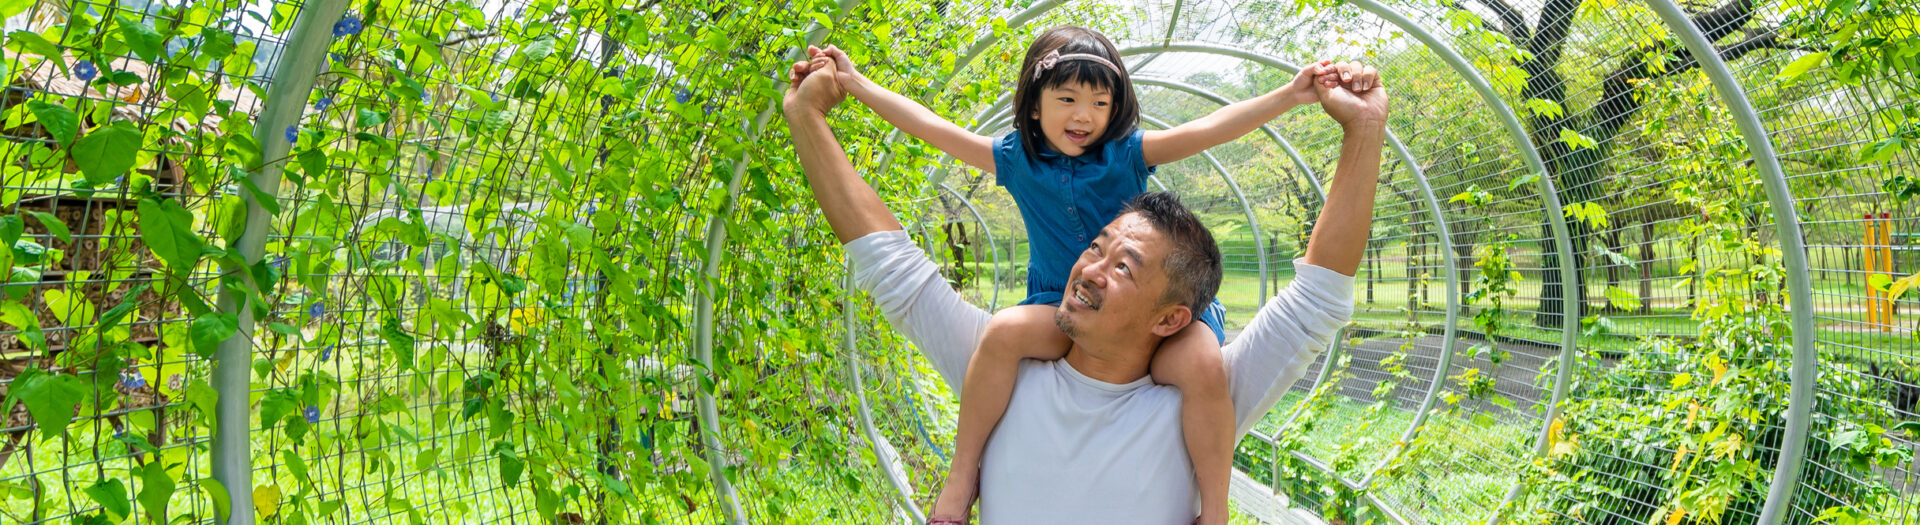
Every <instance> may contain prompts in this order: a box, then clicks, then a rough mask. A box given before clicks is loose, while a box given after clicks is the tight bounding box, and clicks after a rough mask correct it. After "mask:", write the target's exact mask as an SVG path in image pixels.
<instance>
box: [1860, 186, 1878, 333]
mask: <svg viewBox="0 0 1920 525" xmlns="http://www.w3.org/2000/svg"><path fill="white" fill-rule="evenodd" d="M1863 222H1865V223H1866V225H1867V232H1866V236H1865V237H1866V238H1865V239H1864V240H1862V241H1861V242H1860V251H1861V253H1863V254H1864V255H1865V256H1866V261H1865V262H1866V264H1865V265H1863V266H1865V269H1866V271H1867V272H1866V276H1865V277H1864V278H1865V279H1866V281H1865V282H1866V284H1867V301H1866V302H1867V324H1869V325H1875V324H1880V291H1879V290H1875V289H1874V288H1873V276H1874V274H1875V273H1876V272H1878V271H1879V270H1880V264H1879V263H1878V262H1877V261H1874V258H1875V257H1877V256H1878V255H1880V249H1879V248H1875V247H1874V246H1873V243H1874V241H1877V240H1880V234H1879V232H1878V231H1877V230H1879V224H1878V223H1875V222H1874V220H1873V214H1871V213H1869V214H1867V216H1866V220H1865V221H1863Z"/></svg>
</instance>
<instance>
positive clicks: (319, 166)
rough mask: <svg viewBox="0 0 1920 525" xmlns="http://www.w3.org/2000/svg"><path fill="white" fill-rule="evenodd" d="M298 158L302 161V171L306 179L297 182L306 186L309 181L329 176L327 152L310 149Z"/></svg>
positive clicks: (301, 153)
mask: <svg viewBox="0 0 1920 525" xmlns="http://www.w3.org/2000/svg"><path fill="white" fill-rule="evenodd" d="M298 158H299V160H300V171H301V172H303V174H304V177H302V178H298V179H294V180H295V181H296V182H300V183H301V184H305V183H306V181H308V180H313V179H317V178H320V177H322V176H325V175H326V174H327V152H325V151H322V150H321V149H320V148H310V149H307V150H306V151H302V152H300V155H299V156H298Z"/></svg>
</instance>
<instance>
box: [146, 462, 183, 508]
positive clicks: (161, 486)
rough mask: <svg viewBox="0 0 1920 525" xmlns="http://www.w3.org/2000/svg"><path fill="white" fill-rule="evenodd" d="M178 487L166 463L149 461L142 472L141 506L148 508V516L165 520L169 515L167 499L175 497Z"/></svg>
mask: <svg viewBox="0 0 1920 525" xmlns="http://www.w3.org/2000/svg"><path fill="white" fill-rule="evenodd" d="M176 488H178V487H177V486H176V485H175V484H174V482H173V476H171V475H168V474H167V466H166V465H165V464H162V463H161V462H158V461H153V462H148V463H147V466H145V467H142V468H141V472H140V508H142V509H146V511H147V516H150V517H152V518H154V520H155V521H156V522H157V521H163V520H164V519H165V518H166V516H167V500H169V499H171V498H173V491H174V490H175V489H176Z"/></svg>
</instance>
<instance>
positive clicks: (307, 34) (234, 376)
mask: <svg viewBox="0 0 1920 525" xmlns="http://www.w3.org/2000/svg"><path fill="white" fill-rule="evenodd" d="M346 11H347V2H345V1H342V0H316V1H313V2H311V3H309V4H307V8H306V9H302V10H300V14H299V16H297V17H295V18H294V23H293V32H292V33H290V34H288V38H287V41H288V42H290V43H294V42H298V43H308V44H312V43H316V42H317V43H320V44H319V45H289V46H286V47H284V48H282V49H281V55H280V61H281V65H282V67H280V68H278V69H276V70H275V71H274V74H273V80H272V83H271V84H269V85H268V87H267V96H266V98H265V101H264V102H263V103H262V105H261V108H260V116H259V118H258V120H257V122H256V124H257V125H255V126H254V128H253V130H254V131H253V135H254V137H253V140H254V142H255V143H258V144H260V149H261V158H265V159H280V160H279V161H276V162H268V163H267V164H265V165H262V166H260V169H259V170H257V171H254V172H253V173H250V174H248V175H247V179H248V180H249V181H251V182H252V183H253V185H254V186H256V187H258V188H259V191H258V192H257V193H256V192H244V191H243V192H240V200H241V201H243V202H245V203H246V207H247V218H246V223H245V226H243V227H242V230H241V233H240V238H239V239H238V242H237V243H235V248H236V249H237V250H238V251H239V252H240V257H241V259H242V260H243V261H245V262H246V263H247V264H249V265H251V264H253V263H255V262H258V261H259V260H260V258H261V257H262V256H263V255H264V254H265V253H266V241H267V226H268V223H269V222H272V221H273V214H271V213H268V212H267V210H266V208H264V207H261V205H260V202H259V200H258V199H256V198H255V197H254V195H256V194H260V195H273V194H275V193H277V192H278V191H279V188H280V177H281V171H282V169H283V166H284V165H285V160H286V158H287V156H288V155H287V151H288V150H290V149H292V147H293V145H292V144H290V143H289V142H288V141H286V140H283V139H282V138H281V137H280V136H279V131H278V130H282V129H286V128H287V127H288V126H290V125H292V124H294V123H297V122H299V121H300V113H301V111H302V110H303V109H305V108H306V105H307V95H309V94H311V93H312V92H313V82H314V78H316V77H318V76H319V73H320V66H321V65H322V64H323V61H324V59H325V57H326V51H327V46H326V45H325V42H327V41H328V40H329V39H330V38H331V35H330V34H329V31H330V30H329V29H328V28H329V26H330V25H331V24H333V23H334V21H336V20H339V19H340V16H341V15H342V14H345V13H346ZM217 308H219V311H220V312H222V313H227V314H233V315H235V316H237V317H238V319H239V329H238V330H236V331H234V334H233V335H232V336H229V337H228V338H227V339H226V340H224V341H221V342H220V345H219V347H218V348H217V349H215V350H214V367H213V377H212V380H213V385H212V386H213V388H214V390H216V391H218V392H220V394H221V395H220V399H219V401H218V402H216V403H215V404H214V420H215V421H217V422H219V425H217V427H218V428H216V429H215V431H214V434H213V446H212V450H210V451H209V453H210V454H211V456H212V458H211V459H212V463H213V465H212V467H213V468H212V470H213V473H212V474H213V478H214V480H216V481H218V482H220V484H221V485H222V486H224V487H226V489H227V509H228V511H227V523H228V524H229V525H243V524H251V523H253V522H254V501H253V445H252V441H251V439H250V435H251V425H249V424H248V423H247V419H248V417H249V416H250V415H251V412H252V411H251V410H250V408H249V406H248V399H249V398H248V396H247V393H248V391H249V390H250V389H251V387H250V386H249V383H248V377H249V375H251V374H252V369H251V368H250V364H251V363H252V359H251V358H250V354H251V353H252V348H253V328H254V318H253V309H252V308H247V307H246V305H245V298H244V297H243V296H241V295H238V294H235V293H232V292H227V291H222V292H221V293H220V297H219V301H218V303H217Z"/></svg>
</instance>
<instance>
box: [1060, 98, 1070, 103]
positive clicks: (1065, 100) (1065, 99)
mask: <svg viewBox="0 0 1920 525" xmlns="http://www.w3.org/2000/svg"><path fill="white" fill-rule="evenodd" d="M1060 101H1061V102H1065V103H1068V104H1072V103H1073V97H1060Z"/></svg>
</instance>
